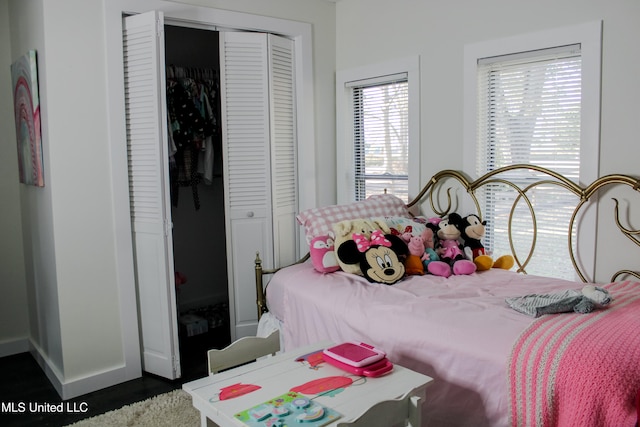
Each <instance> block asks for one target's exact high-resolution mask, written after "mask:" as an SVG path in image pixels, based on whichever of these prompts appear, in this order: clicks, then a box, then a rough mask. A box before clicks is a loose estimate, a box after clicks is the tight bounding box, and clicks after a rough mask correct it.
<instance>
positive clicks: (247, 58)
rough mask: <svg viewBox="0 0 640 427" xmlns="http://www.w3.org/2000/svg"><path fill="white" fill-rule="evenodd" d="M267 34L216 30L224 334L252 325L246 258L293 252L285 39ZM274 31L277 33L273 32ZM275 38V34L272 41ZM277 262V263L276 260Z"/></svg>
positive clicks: (288, 256) (241, 332)
mask: <svg viewBox="0 0 640 427" xmlns="http://www.w3.org/2000/svg"><path fill="white" fill-rule="evenodd" d="M275 38H276V37H275V36H268V35H267V34H261V33H243V32H227V33H220V52H221V58H220V66H221V73H220V77H221V84H220V88H221V102H222V125H223V128H222V135H223V150H224V154H223V157H224V159H225V162H226V164H225V176H224V178H225V179H224V181H225V197H226V211H225V215H226V221H227V248H230V250H231V253H230V254H229V256H228V271H229V302H230V304H229V307H230V310H229V311H230V317H231V322H232V328H231V334H232V338H234V339H237V338H240V337H243V336H247V335H254V334H255V333H256V329H257V323H258V315H257V308H256V289H255V269H254V263H253V261H254V259H255V256H256V253H258V252H259V253H260V257H261V258H262V260H263V265H264V266H265V267H267V268H271V267H273V266H274V265H281V264H280V263H281V262H291V261H293V260H294V259H295V252H296V251H295V244H296V240H297V239H296V238H295V229H296V228H295V224H294V221H295V218H294V217H295V215H294V212H295V210H296V205H297V197H296V174H295V163H296V162H295V158H296V154H295V153H296V150H295V143H296V138H295V133H296V130H295V116H294V111H295V104H294V92H293V68H292V67H293V60H292V59H293V57H292V52H293V45H292V44H291V43H288V42H289V41H288V40H285V39H283V42H282V43H279V45H281V46H283V47H280V48H279V50H280V51H284V55H282V54H280V55H275V56H276V57H275V59H274V55H273V53H274V52H273V45H274V43H273V40H274V39H275ZM278 39H280V38H278ZM276 43H277V42H276ZM276 263H277V264H276Z"/></svg>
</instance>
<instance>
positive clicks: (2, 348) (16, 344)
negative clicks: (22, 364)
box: [0, 338, 29, 357]
mask: <svg viewBox="0 0 640 427" xmlns="http://www.w3.org/2000/svg"><path fill="white" fill-rule="evenodd" d="M28 351H29V339H28V338H19V339H15V340H11V341H3V342H0V357H5V356H13V355H14V354H20V353H26V352H28Z"/></svg>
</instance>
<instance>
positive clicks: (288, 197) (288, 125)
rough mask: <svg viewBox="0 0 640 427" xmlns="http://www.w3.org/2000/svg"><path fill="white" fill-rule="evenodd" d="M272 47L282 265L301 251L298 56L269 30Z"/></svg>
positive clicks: (275, 206) (275, 192) (276, 215)
mask: <svg viewBox="0 0 640 427" xmlns="http://www.w3.org/2000/svg"><path fill="white" fill-rule="evenodd" d="M268 47H269V102H270V112H271V114H270V125H269V127H270V131H271V134H270V142H271V150H270V152H271V193H272V197H271V198H272V203H271V204H272V210H273V251H274V259H273V263H274V267H281V266H284V265H290V264H293V263H294V262H295V261H296V260H297V258H298V254H299V250H298V248H297V245H298V233H297V232H298V230H299V227H298V225H297V224H296V212H297V210H298V185H297V184H298V182H297V179H296V177H297V176H298V168H297V167H296V165H297V164H298V160H297V146H298V138H297V135H298V131H297V128H296V93H295V87H296V85H295V58H294V44H293V40H291V39H287V38H284V37H280V36H276V35H273V34H269V37H268Z"/></svg>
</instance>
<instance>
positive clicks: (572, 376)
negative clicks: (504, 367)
mask: <svg viewBox="0 0 640 427" xmlns="http://www.w3.org/2000/svg"><path fill="white" fill-rule="evenodd" d="M604 288H606V289H608V291H609V292H610V293H611V295H612V296H613V298H614V301H613V302H612V303H611V304H610V305H609V306H608V307H607V308H605V309H601V310H596V311H593V312H592V313H589V314H578V313H562V314H552V315H545V316H543V317H540V318H538V319H536V320H535V321H534V322H533V324H532V325H531V326H530V327H529V328H528V329H527V330H525V331H524V332H523V333H522V335H520V337H519V338H518V340H517V341H516V343H515V345H514V347H513V352H512V354H511V358H510V360H509V367H508V369H509V372H508V374H509V391H510V393H509V394H510V395H509V398H510V402H509V404H510V418H511V425H512V426H541V427H542V426H545V427H546V426H580V427H588V426H593V427H596V426H630V427H633V426H635V425H636V422H637V412H636V411H637V407H636V398H637V396H638V392H639V391H640V283H638V282H631V281H628V282H617V283H612V284H609V285H606V286H604Z"/></svg>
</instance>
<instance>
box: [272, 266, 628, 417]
mask: <svg viewBox="0 0 640 427" xmlns="http://www.w3.org/2000/svg"><path fill="white" fill-rule="evenodd" d="M580 287H581V284H580V283H575V282H568V281H563V280H557V279H548V278H542V277H536V276H527V275H521V274H517V273H515V272H511V271H504V270H490V271H486V272H482V273H475V274H473V275H470V276H452V277H450V278H448V279H445V278H442V277H436V276H431V275H426V276H411V277H408V278H405V279H404V280H402V281H400V282H398V283H397V284H395V285H393V286H387V285H381V284H371V283H369V282H368V281H367V280H366V279H364V278H361V277H359V276H356V275H352V274H348V273H344V272H335V273H331V274H326V275H323V274H321V273H318V272H316V271H315V270H314V269H313V267H312V266H311V264H310V263H309V262H307V263H304V264H301V265H296V266H292V267H289V268H286V269H283V270H281V271H280V272H278V273H277V274H275V275H274V277H273V278H272V280H271V282H270V283H269V285H268V287H267V300H268V306H269V310H270V312H271V314H273V315H274V316H275V317H277V318H278V319H280V320H281V321H282V322H283V330H282V334H283V340H284V347H285V350H290V349H293V348H296V347H299V346H302V345H306V344H310V343H313V342H317V341H320V340H326V339H330V340H332V341H334V342H342V341H351V340H359V341H363V342H367V343H369V344H372V345H375V346H376V347H379V348H381V349H383V350H384V351H386V353H387V354H388V357H389V359H390V360H391V361H392V362H394V363H398V364H400V365H403V366H406V367H408V368H410V369H413V370H416V371H419V372H422V373H424V374H426V375H429V376H431V377H433V378H434V379H435V381H434V383H433V385H432V386H430V387H429V390H428V398H427V402H426V404H425V405H424V409H425V412H424V418H423V421H424V422H425V425H429V426H458V427H462V426H474V427H476V426H483V425H491V426H507V425H509V392H508V382H507V375H506V374H507V366H508V361H509V355H510V353H511V350H512V347H513V344H514V342H515V341H516V339H517V338H518V336H519V335H520V334H521V333H522V332H523V331H524V330H525V329H526V328H527V327H528V326H529V325H530V324H531V323H532V322H533V319H532V318H530V317H527V316H525V315H523V314H520V313H518V312H516V311H515V310H512V309H511V308H509V307H508V305H507V304H506V303H505V301H504V300H505V298H507V297H512V296H521V295H526V294H528V293H533V292H535V293H548V292H553V291H557V290H562V289H569V288H571V289H579V288H580ZM614 297H615V295H614Z"/></svg>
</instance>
